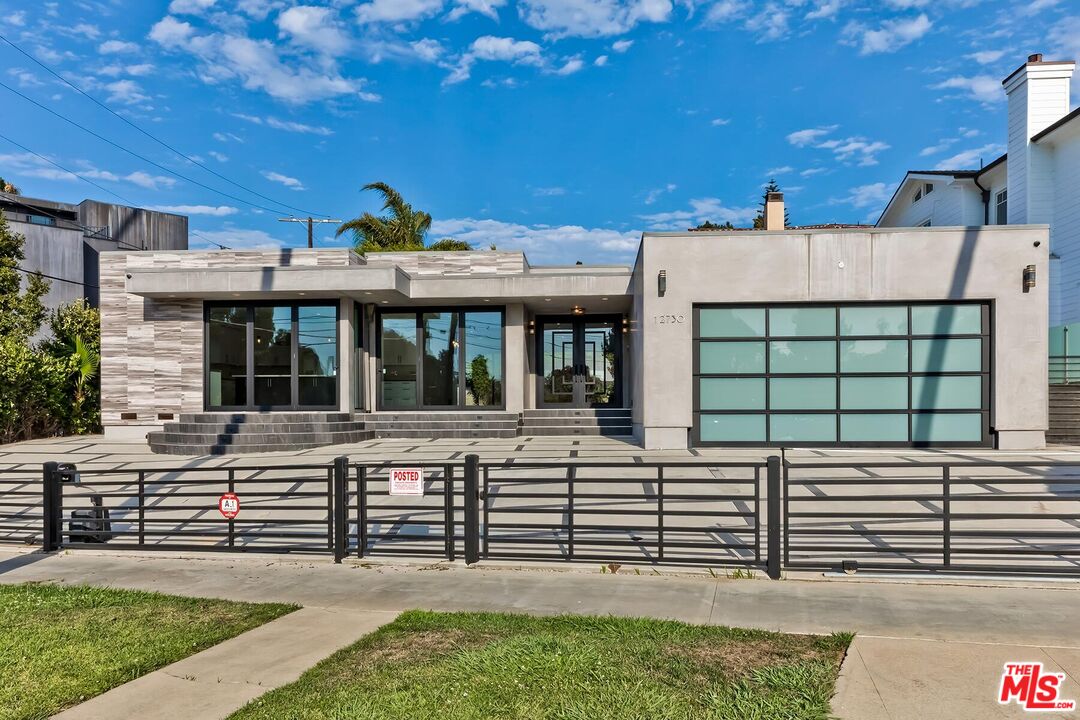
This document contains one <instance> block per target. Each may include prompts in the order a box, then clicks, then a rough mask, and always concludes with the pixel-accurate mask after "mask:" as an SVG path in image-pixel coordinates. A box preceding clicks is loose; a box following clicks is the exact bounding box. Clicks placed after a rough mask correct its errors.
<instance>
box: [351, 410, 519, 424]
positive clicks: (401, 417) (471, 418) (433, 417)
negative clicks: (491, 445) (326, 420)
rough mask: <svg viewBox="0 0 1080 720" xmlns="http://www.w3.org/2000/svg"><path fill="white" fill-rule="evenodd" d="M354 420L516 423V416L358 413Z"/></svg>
mask: <svg viewBox="0 0 1080 720" xmlns="http://www.w3.org/2000/svg"><path fill="white" fill-rule="evenodd" d="M353 417H354V419H355V420H358V421H363V422H365V423H369V422H444V423H448V422H495V421H503V422H515V423H516V422H517V421H518V417H519V416H518V414H517V413H509V412H433V411H418V412H373V413H364V414H361V413H358V414H356V415H354V416H353Z"/></svg>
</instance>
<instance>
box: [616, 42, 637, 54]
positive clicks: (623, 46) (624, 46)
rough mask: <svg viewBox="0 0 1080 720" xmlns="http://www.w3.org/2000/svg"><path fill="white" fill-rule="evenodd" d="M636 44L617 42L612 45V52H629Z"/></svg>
mask: <svg viewBox="0 0 1080 720" xmlns="http://www.w3.org/2000/svg"><path fill="white" fill-rule="evenodd" d="M633 44H634V41H633V40H616V41H615V42H613V43H611V51H612V52H617V53H624V52H626V51H627V50H629V49H630V48H631V47H632V46H633Z"/></svg>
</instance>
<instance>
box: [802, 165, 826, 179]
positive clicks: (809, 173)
mask: <svg viewBox="0 0 1080 720" xmlns="http://www.w3.org/2000/svg"><path fill="white" fill-rule="evenodd" d="M824 172H829V170H828V168H822V167H813V168H807V169H805V170H803V171H802V172H800V173H799V175H801V176H802V177H813V176H814V175H820V174H821V173H824Z"/></svg>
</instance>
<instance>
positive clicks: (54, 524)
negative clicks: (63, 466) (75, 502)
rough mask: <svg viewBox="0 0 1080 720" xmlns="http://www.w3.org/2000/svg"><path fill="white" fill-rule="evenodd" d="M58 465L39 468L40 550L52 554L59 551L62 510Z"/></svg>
mask: <svg viewBox="0 0 1080 720" xmlns="http://www.w3.org/2000/svg"><path fill="white" fill-rule="evenodd" d="M59 467H60V464H59V463H55V462H47V463H45V464H44V465H42V466H41V505H42V524H41V549H42V550H44V551H45V552H53V551H55V550H59V549H60V537H61V530H60V525H61V522H62V516H63V510H62V509H61V507H60V481H59V478H58V477H57V474H56V471H57V469H58V468H59Z"/></svg>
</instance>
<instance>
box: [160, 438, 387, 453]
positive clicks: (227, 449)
mask: <svg viewBox="0 0 1080 720" xmlns="http://www.w3.org/2000/svg"><path fill="white" fill-rule="evenodd" d="M151 434H153V433H151ZM364 439H365V440H370V439H371V438H370V436H369V437H366V438H364ZM318 447H325V445H324V444H323V443H312V444H305V443H289V444H284V445H283V444H278V445H203V444H188V443H158V442H154V441H153V440H151V441H150V451H151V452H154V453H158V454H161V455H242V454H247V453H268V452H291V451H296V450H311V449H313V448H318Z"/></svg>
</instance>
